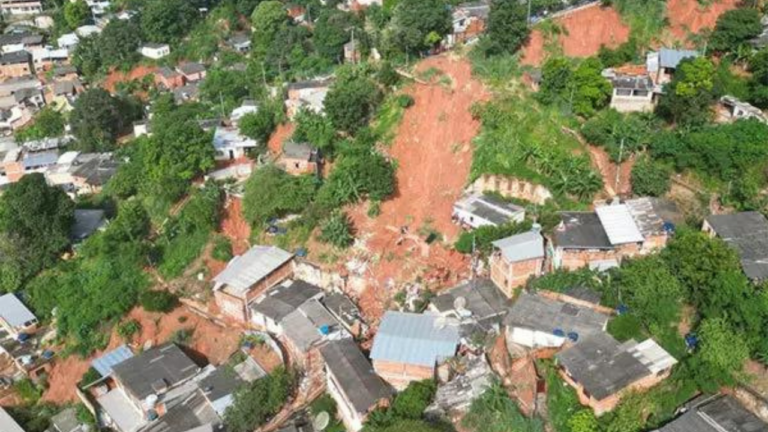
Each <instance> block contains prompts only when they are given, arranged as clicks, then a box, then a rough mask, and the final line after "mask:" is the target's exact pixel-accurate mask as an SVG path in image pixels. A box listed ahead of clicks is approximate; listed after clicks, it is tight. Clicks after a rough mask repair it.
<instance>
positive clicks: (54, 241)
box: [0, 174, 75, 291]
mask: <svg viewBox="0 0 768 432" xmlns="http://www.w3.org/2000/svg"><path fill="white" fill-rule="evenodd" d="M74 209H75V206H74V203H73V202H72V200H70V199H69V197H68V196H67V195H66V194H65V193H64V191H63V190H61V189H60V188H58V187H53V186H48V184H46V181H45V178H44V177H43V175H42V174H27V175H25V176H24V177H22V178H21V180H19V181H18V182H16V183H13V184H12V185H11V186H10V187H9V188H8V189H7V190H6V191H5V192H4V193H3V195H2V197H0V274H2V277H1V278H0V289H2V291H14V290H17V289H18V288H20V286H21V284H22V283H23V282H24V281H26V280H27V279H29V278H30V277H32V276H34V275H35V274H37V273H38V272H39V271H41V270H43V269H44V268H47V267H50V266H52V265H53V264H55V263H56V262H57V261H58V258H59V255H60V254H61V252H63V251H64V249H65V248H66V247H68V246H69V233H70V229H71V227H72V224H73V222H74Z"/></svg>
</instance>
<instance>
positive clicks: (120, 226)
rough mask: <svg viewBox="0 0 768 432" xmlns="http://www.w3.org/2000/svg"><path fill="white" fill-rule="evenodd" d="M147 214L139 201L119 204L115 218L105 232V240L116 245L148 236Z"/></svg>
mask: <svg viewBox="0 0 768 432" xmlns="http://www.w3.org/2000/svg"><path fill="white" fill-rule="evenodd" d="M149 228H150V220H149V214H148V213H147V210H146V209H145V208H144V206H143V205H142V204H141V201H139V200H136V199H134V200H128V201H125V202H123V203H121V204H120V206H119V207H118V210H117V217H115V218H114V219H113V220H112V222H110V224H109V228H107V230H106V232H105V238H107V239H108V240H109V241H113V242H116V243H120V242H134V241H140V240H142V239H144V238H145V237H146V236H147V234H149Z"/></svg>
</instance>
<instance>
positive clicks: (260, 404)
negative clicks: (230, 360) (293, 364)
mask: <svg viewBox="0 0 768 432" xmlns="http://www.w3.org/2000/svg"><path fill="white" fill-rule="evenodd" d="M294 383H295V379H294V376H293V374H291V373H290V372H289V371H287V370H285V369H284V368H283V367H282V366H281V367H278V368H277V369H275V370H274V371H272V373H270V374H269V375H267V376H266V377H265V378H262V379H258V380H256V381H254V382H253V383H250V384H248V385H247V386H244V387H243V388H241V389H240V390H238V391H237V392H236V393H235V397H234V403H233V404H232V405H231V406H230V407H228V408H227V410H226V411H225V412H224V423H225V425H226V426H227V430H228V431H232V432H250V431H252V430H254V429H256V428H257V427H258V426H261V425H262V424H264V423H265V422H266V421H267V420H268V419H269V418H270V417H272V416H274V415H275V414H277V412H278V411H279V410H280V408H281V407H282V406H283V404H284V403H285V401H286V400H287V399H288V397H289V396H290V395H291V393H292V391H293V387H294Z"/></svg>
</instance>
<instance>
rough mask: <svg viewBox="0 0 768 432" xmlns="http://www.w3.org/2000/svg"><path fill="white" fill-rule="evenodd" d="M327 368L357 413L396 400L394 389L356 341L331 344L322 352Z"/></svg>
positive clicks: (347, 340) (321, 349)
mask: <svg viewBox="0 0 768 432" xmlns="http://www.w3.org/2000/svg"><path fill="white" fill-rule="evenodd" d="M320 354H321V355H322V356H323V360H325V364H326V368H328V370H329V371H330V372H331V373H332V374H333V376H334V377H335V378H336V380H335V382H336V383H338V385H339V387H340V388H341V391H342V392H344V395H345V396H346V398H347V400H349V401H350V402H351V403H352V406H353V407H354V408H355V410H356V411H357V412H358V413H360V414H364V413H366V412H368V410H370V409H371V408H372V407H373V406H375V405H376V404H377V403H378V402H379V401H380V400H382V399H388V398H389V397H390V396H392V389H391V388H390V387H389V386H388V385H387V384H386V383H385V382H384V380H382V379H381V378H379V376H378V375H376V373H375V372H374V371H373V367H372V366H371V363H370V362H369V361H368V359H367V358H365V356H364V355H363V353H362V352H360V349H359V348H358V347H357V345H356V344H355V342H354V341H353V340H352V339H349V338H347V339H341V340H338V341H332V342H329V343H328V344H327V345H325V346H323V347H321V348H320Z"/></svg>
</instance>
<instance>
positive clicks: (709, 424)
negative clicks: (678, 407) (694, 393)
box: [659, 395, 768, 432]
mask: <svg viewBox="0 0 768 432" xmlns="http://www.w3.org/2000/svg"><path fill="white" fill-rule="evenodd" d="M723 431H727V432H768V425H766V424H765V422H763V421H762V420H760V419H759V418H758V417H757V416H756V415H754V414H752V413H751V412H749V411H747V410H746V409H745V408H744V407H743V406H742V405H741V404H740V403H739V402H738V401H737V400H736V399H734V398H733V397H732V396H725V395H721V396H715V397H709V398H704V399H703V400H701V401H700V402H699V403H698V404H696V405H694V406H692V407H689V409H688V411H686V413H685V414H683V415H682V416H680V417H678V418H677V419H675V420H673V421H672V422H670V423H668V424H667V425H665V426H664V427H662V428H661V429H659V432H723Z"/></svg>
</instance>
